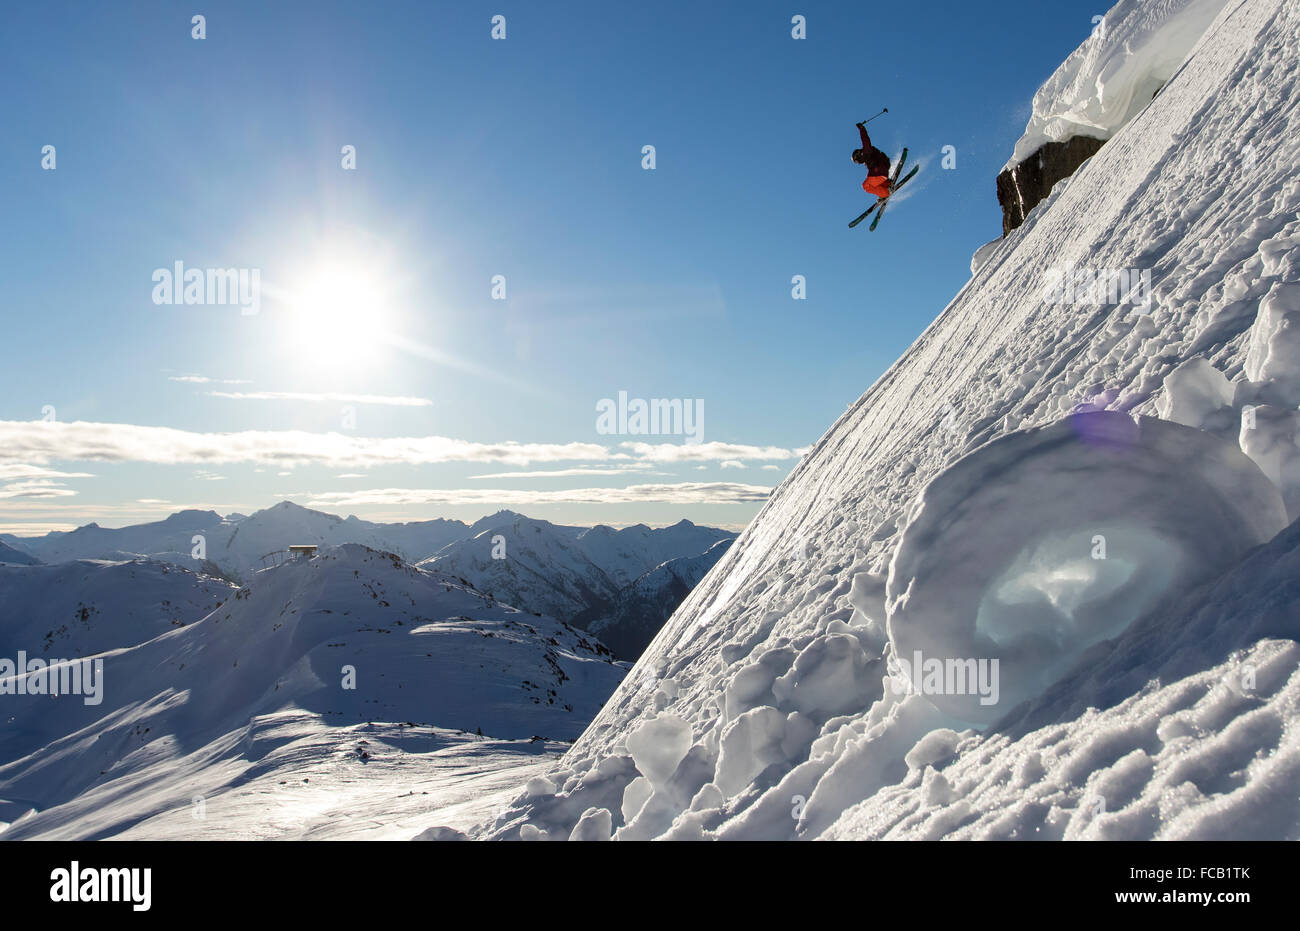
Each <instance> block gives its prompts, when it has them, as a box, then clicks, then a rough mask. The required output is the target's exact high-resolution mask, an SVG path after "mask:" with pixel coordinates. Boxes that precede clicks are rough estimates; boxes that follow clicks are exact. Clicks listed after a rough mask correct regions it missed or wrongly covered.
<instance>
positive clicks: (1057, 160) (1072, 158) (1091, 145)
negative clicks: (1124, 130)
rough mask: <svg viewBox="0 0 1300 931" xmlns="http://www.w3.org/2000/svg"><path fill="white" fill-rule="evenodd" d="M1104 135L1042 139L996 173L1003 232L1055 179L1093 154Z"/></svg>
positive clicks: (1021, 218) (1016, 223)
mask: <svg viewBox="0 0 1300 931" xmlns="http://www.w3.org/2000/svg"><path fill="white" fill-rule="evenodd" d="M1103 145H1105V140H1104V139H1094V138H1093V137H1091V136H1071V137H1070V138H1069V139H1067V140H1066V141H1065V142H1046V143H1043V145H1042V146H1040V147H1039V149H1038V150H1037V151H1036V152H1034V154H1033V155H1031V156H1029V158H1027V159H1025V160H1024V161H1023V162H1020V163H1019V164H1018V165H1015V166H1013V167H1011V168H1007V169H1005V170H1003V172H1002V174H1000V175H998V203H999V204H1001V205H1002V235H1003V236H1006V235H1007V233H1009V232H1011V231H1012V230H1013V229H1015V228H1016V227H1017V226H1019V225H1020V224H1021V223H1023V222H1025V217H1026V216H1027V215H1028V214H1029V211H1031V210H1033V209H1034V207H1035V206H1036V205H1037V204H1038V202H1039V201H1041V200H1042V199H1043V198H1044V197H1046V196H1047V195H1048V194H1050V193H1051V191H1052V188H1053V187H1054V186H1055V185H1056V182H1058V181H1060V180H1061V179H1062V178H1068V177H1069V176H1070V175H1072V174H1074V170H1075V169H1076V168H1078V167H1079V166H1080V165H1082V164H1083V163H1084V162H1085V161H1087V160H1088V159H1090V158H1092V156H1093V155H1095V154H1096V153H1097V150H1098V149H1100V148H1101V147H1102V146H1103Z"/></svg>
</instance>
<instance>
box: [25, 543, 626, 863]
mask: <svg viewBox="0 0 1300 931" xmlns="http://www.w3.org/2000/svg"><path fill="white" fill-rule="evenodd" d="M81 565H83V564H71V566H70V567H36V568H31V569H13V570H8V571H11V572H26V573H35V572H42V571H50V572H57V571H67V570H69V569H75V568H76V567H78V566H81ZM127 565H128V566H130V565H131V564H127ZM149 568H150V569H153V568H155V567H154V566H150V567H149ZM171 571H172V572H175V571H176V570H174V569H172V570H171ZM131 593H136V594H138V586H136V585H135V583H130V584H128V585H127V587H126V589H125V594H126V595H127V596H129V595H130V594H131ZM75 642H76V640H75V639H74V640H73V643H75ZM28 649H29V651H30V650H31V648H30V647H29V648H28ZM97 658H98V659H102V661H103V682H104V688H103V700H102V703H100V704H97V705H96V704H88V703H87V702H86V701H84V700H83V696H80V695H68V694H65V695H60V696H58V697H57V698H52V697H50V696H49V695H35V694H33V695H26V694H8V695H6V696H5V698H4V701H5V706H6V709H7V714H6V722H5V723H4V725H3V727H0V818H3V819H4V820H15V819H16V818H17V816H20V815H22V814H23V813H24V812H26V811H28V810H29V809H35V811H34V812H33V813H30V814H27V815H26V816H25V817H22V819H21V820H20V821H16V823H15V824H13V825H11V827H10V828H9V830H8V831H7V832H6V833H5V834H4V837H6V838H15V837H38V836H44V837H106V836H112V835H115V834H117V833H119V832H121V831H123V830H125V829H128V828H130V827H132V826H133V825H140V824H142V823H143V822H145V821H147V820H149V819H152V818H162V819H163V820H164V821H167V819H168V818H169V817H172V816H175V815H177V814H182V815H184V816H185V817H188V814H187V812H188V809H189V806H190V803H191V796H192V795H193V794H194V793H195V792H198V793H200V794H202V795H204V796H205V797H208V796H209V795H211V796H213V797H214V798H215V797H222V798H226V797H227V796H229V795H230V793H231V792H234V791H235V790H236V789H238V788H239V787H240V786H244V785H246V784H247V783H249V782H251V781H255V780H258V779H261V778H263V777H268V778H266V783H267V784H268V785H269V784H270V782H271V781H272V780H271V779H270V778H269V777H270V776H272V775H275V776H277V777H278V778H277V779H276V780H275V782H276V784H278V780H279V779H284V778H286V776H285V772H297V771H299V770H302V771H304V772H308V771H309V772H312V773H313V774H314V775H315V776H316V779H315V780H314V781H315V782H316V783H317V785H316V786H315V789H316V790H317V791H316V793H315V795H314V796H313V801H312V802H311V804H306V803H304V804H302V805H298V806H297V807H295V808H293V809H292V810H293V811H294V812H296V815H295V817H299V818H300V819H301V818H302V817H305V816H307V815H309V814H311V813H312V812H313V811H314V812H315V813H316V814H319V813H320V808H321V806H322V805H323V804H325V803H327V802H329V801H330V799H331V798H333V799H334V801H335V802H337V800H338V798H339V796H338V795H337V793H336V794H335V795H334V796H331V795H329V785H330V783H329V780H331V779H335V780H343V781H344V782H347V783H351V782H353V781H355V780H357V779H360V778H361V776H362V773H363V772H365V771H366V770H365V766H366V765H368V764H369V762H370V761H371V760H372V759H376V761H377V762H378V759H379V758H382V759H383V760H384V761H386V762H385V765H377V766H375V767H374V770H373V771H372V772H375V778H374V779H371V780H370V781H369V782H368V784H366V785H363V786H350V788H348V789H347V790H346V791H347V792H348V793H351V794H352V795H353V796H354V797H356V798H360V796H362V795H365V796H366V798H367V799H368V801H367V804H369V805H370V806H371V807H372V808H377V807H379V804H380V803H379V800H380V799H392V798H395V797H396V796H397V795H398V794H401V793H405V792H408V791H411V788H410V787H401V792H400V793H399V792H398V791H396V790H397V789H398V787H399V786H400V776H401V775H402V770H401V769H400V766H401V765H402V761H401V757H402V754H403V751H404V749H405V751H409V752H410V753H411V754H412V759H411V760H410V761H409V762H410V763H411V773H412V776H413V777H416V776H419V777H420V778H422V779H425V780H426V781H427V780H428V779H430V778H431V773H433V772H435V771H436V770H437V769H438V768H439V767H440V766H441V767H443V768H446V767H448V766H452V767H453V768H454V767H455V765H456V764H455V761H454V760H452V761H447V760H446V759H445V758H446V757H447V756H448V754H447V753H446V752H445V751H446V750H447V749H448V748H449V747H451V746H452V745H464V744H466V742H467V741H473V740H477V739H478V732H479V731H480V730H481V732H482V734H483V735H487V736H488V737H490V738H495V739H497V740H498V743H497V744H495V747H496V750H495V752H496V754H497V756H499V757H500V758H502V759H503V760H505V762H506V763H507V764H508V765H509V766H510V767H513V766H519V765H524V764H528V763H533V762H535V761H536V759H537V755H538V752H541V751H545V750H546V749H547V747H546V746H545V745H543V744H542V738H551V739H561V740H563V739H570V740H571V739H572V738H573V737H575V736H576V735H577V734H578V732H579V731H580V730H581V729H582V727H583V726H584V725H585V724H586V722H587V721H588V720H590V718H591V717H592V716H593V715H594V714H595V712H596V711H597V709H598V708H599V707H600V705H601V704H602V703H603V701H604V700H605V698H606V697H607V696H608V695H609V693H610V692H611V691H612V690H613V688H614V687H615V686H616V685H617V683H618V682H619V681H620V680H621V678H622V677H623V675H624V672H625V668H624V667H623V666H621V665H619V664H616V663H614V662H613V661H612V659H611V658H610V656H609V652H608V650H606V649H605V648H604V647H603V646H602V645H601V644H600V643H599V642H598V641H595V640H593V639H591V638H588V637H586V636H584V635H583V634H582V633H581V632H579V631H575V630H573V629H572V628H568V627H566V626H564V625H561V624H559V623H557V622H555V621H552V620H550V619H548V618H543V617H536V616H533V615H528V614H523V613H521V612H519V611H516V610H515V609H513V608H510V607H508V606H505V605H501V604H499V603H497V602H494V601H492V600H491V599H490V598H488V597H487V596H485V595H483V594H482V593H479V592H476V591H474V590H472V589H468V588H466V587H464V586H462V585H461V584H460V583H459V582H457V581H455V580H453V579H450V578H448V577H445V576H443V575H441V574H438V573H431V572H426V571H423V570H419V569H416V568H414V567H411V566H409V565H406V564H404V563H402V562H401V561H400V560H399V559H398V558H397V557H395V556H392V555H390V554H384V553H380V552H377V551H373V550H369V549H367V548H365V547H362V546H359V545H355V544H349V545H346V546H343V547H339V548H336V549H332V550H329V551H327V552H325V553H324V554H322V555H320V556H318V557H317V558H315V559H312V560H310V561H295V562H291V563H287V564H285V565H284V566H281V567H279V568H276V569H269V570H266V571H263V572H260V573H258V574H257V575H256V576H255V577H254V579H253V580H252V581H251V583H250V584H249V585H247V586H245V587H244V588H241V589H238V590H237V591H235V592H234V594H233V595H232V596H231V597H230V598H229V600H227V601H226V602H225V604H223V605H221V606H220V607H219V608H217V609H216V610H214V611H212V612H211V613H210V614H207V616H205V617H202V618H201V619H199V620H196V621H194V622H193V623H189V624H187V625H185V626H183V627H177V628H173V629H170V630H168V631H167V632H165V633H162V634H160V635H158V636H156V637H154V638H153V639H150V640H148V641H147V642H138V641H137V642H134V643H130V644H129V645H128V644H127V642H126V641H123V642H122V646H121V647H120V648H116V649H111V650H109V651H108V652H105V653H101V654H99V656H98V657H97ZM353 677H354V678H353ZM12 684H13V683H12V682H11V683H9V685H10V686H12ZM366 722H375V723H376V727H379V726H380V722H383V726H382V727H380V730H378V731H376V732H375V733H374V734H373V735H371V736H370V737H367V733H366V731H365V730H364V727H363V729H362V730H357V726H358V725H364V724H365V723H366ZM451 731H456V732H468V733H457V734H448V733H444V732H451ZM533 738H536V742H537V744H538V745H539V746H537V747H536V748H535V751H536V752H534V751H533V750H529V749H528V748H527V747H526V746H525V745H524V744H525V743H527V742H528V741H530V739H533ZM366 740H369V741H370V743H369V744H367V743H366V742H365V741H366ZM521 741H522V742H524V743H520V742H521ZM286 744H293V745H294V747H295V749H294V751H293V752H291V753H288V754H287V755H281V756H276V751H277V749H278V748H281V747H282V746H284V745H286ZM551 750H552V752H553V750H554V745H553V744H552V745H551ZM467 752H468V756H467V757H466V758H465V760H464V761H463V762H464V764H465V765H464V770H465V772H464V773H463V775H464V776H468V774H469V773H471V772H472V771H473V770H474V768H475V766H481V765H482V762H483V761H482V760H481V759H479V760H478V762H477V763H475V762H474V759H475V756H476V752H477V751H474V750H473V748H470V750H469V751H467ZM431 754H432V756H430V755H431ZM438 754H441V757H439V758H438V759H435V757H437V756H438ZM450 755H451V756H454V755H455V754H454V753H452V754H450ZM440 760H441V762H440ZM335 764H339V765H341V766H342V769H339V765H335ZM343 764H346V765H343ZM389 770H391V772H390V773H389V777H384V776H383V775H382V774H383V773H384V772H385V771H389ZM303 778H304V779H310V778H311V777H310V776H305V777H303ZM434 781H436V780H434ZM160 787H161V788H160ZM339 791H340V792H342V791H344V790H343V789H339ZM227 801H230V802H231V803H232V804H233V799H227ZM300 801H301V800H300ZM440 801H445V799H444V800H440V799H439V798H438V797H432V798H428V799H424V801H423V809H421V810H427V809H429V808H431V807H433V806H436V805H438V804H439V803H440ZM462 801H463V799H462ZM412 804H415V803H414V802H411V803H406V808H405V809H404V810H406V811H407V813H408V814H410V813H411V812H410V807H409V806H410V805H412ZM4 812H7V813H8V817H5V815H4ZM169 812H170V813H171V815H168V813H169ZM246 812H247V814H249V815H252V816H254V817H255V816H256V814H255V807H254V808H251V809H247V810H246ZM410 823H411V824H414V823H416V822H410ZM438 823H445V822H444V821H443V820H441V819H440V820H439V822H438ZM213 827H214V829H216V830H217V833H216V834H213V835H210V836H246V835H247V834H249V833H252V834H256V833H257V832H256V831H255V830H254V829H253V828H252V827H251V826H250V825H249V824H248V823H247V822H246V821H239V820H238V819H237V818H236V816H235V814H233V813H230V814H227V816H226V820H225V821H223V823H222V824H221V825H213ZM142 830H143V829H142ZM169 830H170V829H169ZM306 830H307V824H306V822H303V821H302V820H299V821H297V822H295V823H294V824H293V825H284V826H282V827H281V829H278V831H277V832H274V833H277V836H285V835H288V836H298V834H300V833H301V832H304V831H306ZM223 831H224V832H225V833H221V832H223ZM146 833H147V832H146Z"/></svg>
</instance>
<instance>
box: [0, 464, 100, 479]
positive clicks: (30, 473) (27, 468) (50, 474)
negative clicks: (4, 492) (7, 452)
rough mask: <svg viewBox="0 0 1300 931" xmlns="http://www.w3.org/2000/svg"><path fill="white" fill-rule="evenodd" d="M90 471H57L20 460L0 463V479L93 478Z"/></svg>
mask: <svg viewBox="0 0 1300 931" xmlns="http://www.w3.org/2000/svg"><path fill="white" fill-rule="evenodd" d="M94 477H95V476H94V475H92V474H91V473H90V472H59V471H58V470H56V469H47V468H45V467H43V466H34V465H27V464H26V463H22V462H14V463H9V464H7V465H6V464H3V463H0V481H5V482H7V481H11V480H13V479H20V478H94Z"/></svg>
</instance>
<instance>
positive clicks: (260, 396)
mask: <svg viewBox="0 0 1300 931" xmlns="http://www.w3.org/2000/svg"><path fill="white" fill-rule="evenodd" d="M204 393H205V394H206V395H207V396H208V397H210V398H228V399H230V400H234V401H311V402H320V401H332V402H335V403H340V402H341V403H344V404H382V405H387V406H388V407H432V406H433V401H431V400H430V399H429V398H413V397H404V396H402V395H387V394H343V393H339V392H333V391H326V392H311V391H206V392H204Z"/></svg>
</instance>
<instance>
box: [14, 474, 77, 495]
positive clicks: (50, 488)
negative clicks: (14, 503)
mask: <svg viewBox="0 0 1300 931" xmlns="http://www.w3.org/2000/svg"><path fill="white" fill-rule="evenodd" d="M75 494H76V492H75V491H73V490H72V489H71V488H69V487H67V486H66V485H64V484H62V483H61V482H54V481H51V480H49V479H44V478H41V479H33V480H31V481H26V482H10V483H9V484H8V485H0V498H6V499H7V498H69V497H72V496H73V495H75Z"/></svg>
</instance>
